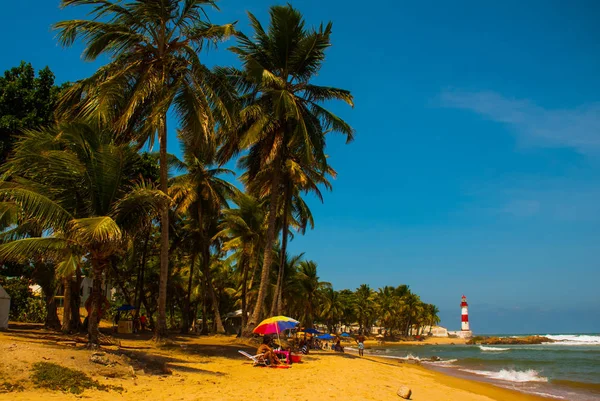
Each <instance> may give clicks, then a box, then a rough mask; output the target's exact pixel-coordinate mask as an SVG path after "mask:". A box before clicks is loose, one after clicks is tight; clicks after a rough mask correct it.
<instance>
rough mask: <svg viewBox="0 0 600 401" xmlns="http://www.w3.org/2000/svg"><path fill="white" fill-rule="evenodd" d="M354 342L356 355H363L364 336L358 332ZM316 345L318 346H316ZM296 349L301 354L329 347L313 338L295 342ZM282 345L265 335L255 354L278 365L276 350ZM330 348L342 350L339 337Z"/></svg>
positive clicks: (279, 361) (289, 349)
mask: <svg viewBox="0 0 600 401" xmlns="http://www.w3.org/2000/svg"><path fill="white" fill-rule="evenodd" d="M355 340H356V343H357V344H358V355H359V356H364V352H365V340H366V338H365V336H364V335H362V334H359V335H358V336H356V338H355ZM317 345H318V348H317ZM297 348H298V351H299V352H301V353H302V354H308V353H309V352H310V351H309V349H310V348H313V349H325V350H327V349H329V343H325V344H321V342H320V341H319V342H316V341H314V340H313V339H310V340H304V339H303V340H301V341H300V342H299V343H298V344H297ZM283 350H284V349H283V347H282V346H281V345H280V344H275V341H274V339H273V338H272V337H270V336H268V335H265V336H263V339H262V343H261V344H260V345H259V346H258V349H257V350H256V353H257V354H263V357H264V359H265V361H266V362H267V364H269V365H279V364H281V360H280V359H279V358H278V357H277V351H283ZM331 350H332V351H335V352H344V347H343V346H342V344H341V341H340V339H339V338H337V339H336V341H335V343H333V344H332V345H331ZM287 351H288V352H291V351H292V349H291V347H290V348H288V349H287Z"/></svg>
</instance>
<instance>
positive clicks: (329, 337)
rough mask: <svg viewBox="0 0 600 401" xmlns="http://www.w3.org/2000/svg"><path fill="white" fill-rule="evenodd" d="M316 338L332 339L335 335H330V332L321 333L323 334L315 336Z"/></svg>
mask: <svg viewBox="0 0 600 401" xmlns="http://www.w3.org/2000/svg"><path fill="white" fill-rule="evenodd" d="M317 338H318V339H319V340H333V339H334V338H335V336H332V335H331V334H323V335H320V336H317Z"/></svg>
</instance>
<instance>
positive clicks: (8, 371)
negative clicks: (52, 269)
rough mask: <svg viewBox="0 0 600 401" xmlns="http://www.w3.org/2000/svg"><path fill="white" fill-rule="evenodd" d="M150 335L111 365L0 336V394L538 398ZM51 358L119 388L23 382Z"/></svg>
mask: <svg viewBox="0 0 600 401" xmlns="http://www.w3.org/2000/svg"><path fill="white" fill-rule="evenodd" d="M149 337H150V334H147V335H145V336H138V337H137V338H136V339H125V338H123V339H121V340H120V341H121V347H117V346H107V347H104V349H103V351H104V352H105V353H106V354H105V357H104V358H106V359H107V360H109V361H110V362H112V364H114V365H113V366H102V365H99V364H97V363H93V362H91V361H90V355H91V353H92V351H90V350H88V349H86V348H85V346H84V344H76V343H69V342H66V341H65V340H66V339H65V338H60V337H57V336H56V334H52V333H46V332H44V331H43V330H39V329H37V328H35V329H32V328H27V327H22V328H21V329H19V330H14V331H9V332H4V333H0V353H1V354H2V364H0V382H7V381H8V382H12V383H18V384H20V385H21V386H22V389H21V391H16V392H10V393H1V392H0V399H2V400H14V401H25V400H37V399H44V400H65V399H79V398H89V399H94V400H115V399H118V400H139V399H154V400H182V401H194V400H215V399H216V400H240V399H246V400H261V401H264V400H280V399H282V398H285V399H288V400H310V399H315V397H316V398H318V399H332V400H336V399H342V398H343V399H345V400H392V399H400V397H398V396H397V394H396V392H397V390H398V388H399V387H400V386H402V385H405V386H408V387H410V388H411V390H412V392H413V395H412V397H411V399H413V400H422V401H432V400H448V401H451V400H457V401H458V400H460V401H488V400H502V401H504V400H506V401H508V400H542V398H539V397H532V396H527V395H523V394H520V393H517V392H513V391H511V390H505V389H501V388H497V387H494V386H492V385H488V384H485V383H479V382H472V381H468V380H463V379H459V378H454V377H449V376H445V375H443V374H440V373H437V372H433V371H430V370H427V369H425V368H423V367H421V366H417V365H411V364H405V363H398V362H396V361H390V360H385V359H377V358H372V357H365V358H359V357H357V356H355V355H352V354H350V353H346V354H336V353H333V352H327V351H318V352H314V353H311V354H310V355H308V356H305V357H304V359H303V363H299V364H294V365H292V367H291V368H289V369H273V368H260V367H253V366H252V363H250V361H249V360H247V359H245V358H243V357H242V356H241V355H240V354H239V353H238V350H240V349H241V350H246V351H248V352H252V351H253V347H252V346H251V345H250V344H248V343H247V342H245V341H241V340H239V339H236V338H234V337H226V336H215V337H192V336H174V337H172V340H173V342H172V343H171V344H169V345H167V346H163V347H156V346H155V344H154V343H153V342H152V341H150V340H149ZM41 361H47V362H53V363H57V364H60V365H62V366H65V367H69V368H73V369H77V370H80V371H83V372H85V373H87V374H88V375H90V376H91V377H92V378H93V379H96V380H98V381H99V382H100V383H101V384H108V385H112V386H121V387H122V388H123V391H121V392H115V391H108V392H107V391H98V390H86V391H85V392H84V393H83V394H81V395H72V394H65V393H62V392H56V391H47V390H41V389H38V388H36V387H34V385H33V383H32V382H31V381H30V368H31V365H32V364H33V363H35V362H41Z"/></svg>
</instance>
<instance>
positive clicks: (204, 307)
mask: <svg viewBox="0 0 600 401" xmlns="http://www.w3.org/2000/svg"><path fill="white" fill-rule="evenodd" d="M206 287H207V285H206V279H205V278H203V279H202V326H201V327H200V332H201V333H202V334H208V299H207V289H206Z"/></svg>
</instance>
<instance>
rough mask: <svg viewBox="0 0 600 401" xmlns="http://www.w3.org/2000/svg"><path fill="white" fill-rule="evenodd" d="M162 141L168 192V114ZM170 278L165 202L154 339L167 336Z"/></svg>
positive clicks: (162, 175) (163, 177) (162, 166)
mask: <svg viewBox="0 0 600 401" xmlns="http://www.w3.org/2000/svg"><path fill="white" fill-rule="evenodd" d="M158 141H159V143H160V190H161V191H162V192H164V193H165V194H166V193H168V182H167V179H168V178H167V171H168V166H167V116H166V115H165V116H163V118H162V122H161V124H160V127H159V130H158ZM168 279H169V204H168V203H167V202H165V203H164V204H163V205H162V206H161V211H160V282H159V287H158V322H157V325H156V331H155V332H154V339H155V340H156V341H161V340H162V339H163V338H165V337H166V336H167V280H168Z"/></svg>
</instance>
